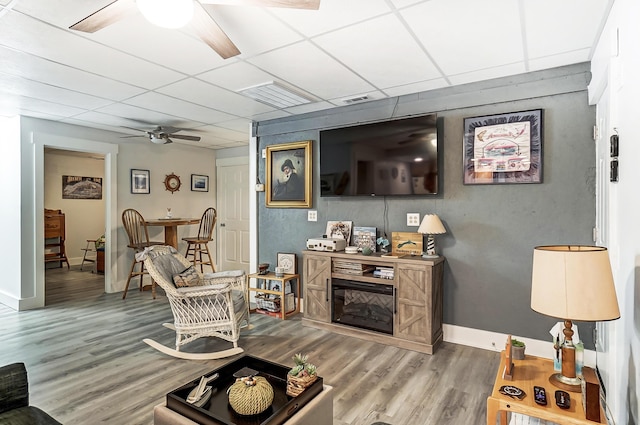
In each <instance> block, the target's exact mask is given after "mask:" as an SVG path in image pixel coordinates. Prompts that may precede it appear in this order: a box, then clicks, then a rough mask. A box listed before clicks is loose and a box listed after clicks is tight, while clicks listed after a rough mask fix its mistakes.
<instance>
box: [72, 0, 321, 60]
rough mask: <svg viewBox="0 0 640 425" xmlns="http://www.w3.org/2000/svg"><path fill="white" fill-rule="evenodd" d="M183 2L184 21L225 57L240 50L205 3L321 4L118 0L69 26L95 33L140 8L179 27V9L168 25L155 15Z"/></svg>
mask: <svg viewBox="0 0 640 425" xmlns="http://www.w3.org/2000/svg"><path fill="white" fill-rule="evenodd" d="M164 4H166V5H171V6H173V5H179V6H184V7H185V8H186V9H188V11H187V12H186V14H185V20H184V24H186V23H189V25H191V27H192V28H193V29H194V30H195V32H196V33H197V34H198V37H200V38H201V39H202V40H203V41H204V42H205V43H207V44H208V45H209V47H211V48H212V49H213V50H215V51H216V52H217V53H218V54H219V55H220V56H221V57H222V58H223V59H227V58H230V57H233V56H236V55H239V54H240V50H238V48H237V47H236V45H235V44H233V42H232V41H231V39H230V38H229V37H228V36H227V34H225V32H224V31H223V30H222V28H220V26H219V25H218V24H217V23H216V22H215V21H214V19H213V18H212V17H211V16H210V15H209V13H208V12H207V11H206V10H205V8H204V7H203V6H202V5H203V4H228V5H237V6H260V7H285V8H293V9H313V10H317V9H318V8H319V7H320V0H164V1H158V0H115V1H114V2H112V3H110V4H108V5H106V6H105V7H103V8H102V9H99V10H97V11H96V12H93V13H92V14H91V15H89V16H87V17H86V18H84V19H82V20H80V21H79V22H77V23H75V24H73V25H71V26H70V27H69V29H72V30H76V31H82V32H88V33H93V32H96V31H99V30H101V29H102V28H105V27H107V26H109V25H111V24H113V23H115V22H117V21H119V20H120V19H123V18H125V17H126V16H128V15H129V14H131V13H135V12H136V10H139V11H140V12H141V13H142V14H143V15H144V16H145V18H147V19H148V20H150V21H151V22H153V23H155V24H156V25H160V26H165V27H167V28H179V27H181V26H183V25H184V24H183V25H179V24H177V23H176V22H175V21H176V19H178V18H177V17H178V15H180V13H178V12H177V10H175V9H174V10H172V11H170V12H168V17H169V21H168V23H167V24H166V25H163V24H162V23H159V22H157V21H156V20H155V19H154V18H153V17H152V15H155V12H158V11H159V8H161V7H163V5H164Z"/></svg>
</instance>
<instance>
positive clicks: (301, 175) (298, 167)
mask: <svg viewBox="0 0 640 425" xmlns="http://www.w3.org/2000/svg"><path fill="white" fill-rule="evenodd" d="M312 143H313V142H312V141H311V140H306V141H302V142H293V143H284V144H281V145H271V146H267V149H266V153H267V164H266V170H265V172H266V181H267V187H266V192H267V193H266V205H267V207H271V208H311V203H312V201H311V194H312V192H311V190H312V187H313V186H312V182H311V176H312V173H311V169H312V168H311V167H312V163H311V148H312Z"/></svg>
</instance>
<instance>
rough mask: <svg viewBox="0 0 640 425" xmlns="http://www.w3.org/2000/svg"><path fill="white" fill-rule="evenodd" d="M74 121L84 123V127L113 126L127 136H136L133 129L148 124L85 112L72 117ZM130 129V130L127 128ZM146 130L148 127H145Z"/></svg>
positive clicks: (110, 115)
mask: <svg viewBox="0 0 640 425" xmlns="http://www.w3.org/2000/svg"><path fill="white" fill-rule="evenodd" d="M72 119H73V120H77V121H80V122H83V123H84V125H89V124H91V123H97V124H100V125H103V126H111V127H113V128H118V129H119V132H121V133H127V134H135V131H131V130H130V129H131V128H139V127H140V126H141V125H144V124H147V123H141V122H139V121H136V120H132V119H129V118H127V117H122V116H117V115H112V114H109V113H103V112H98V111H90V112H85V113H83V114H78V115H76V116H74V117H72ZM125 127H129V129H127V128H125ZM145 128H146V127H145Z"/></svg>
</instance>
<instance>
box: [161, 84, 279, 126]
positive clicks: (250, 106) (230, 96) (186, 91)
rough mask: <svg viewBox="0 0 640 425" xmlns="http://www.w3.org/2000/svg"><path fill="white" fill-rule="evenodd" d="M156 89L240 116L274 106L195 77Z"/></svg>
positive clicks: (267, 109) (257, 112)
mask: <svg viewBox="0 0 640 425" xmlns="http://www.w3.org/2000/svg"><path fill="white" fill-rule="evenodd" d="M156 91H158V92H161V93H164V94H168V95H169V96H174V97H179V98H185V99H186V98H188V99H189V100H190V101H191V102H193V103H197V104H199V105H203V106H206V107H209V108H213V109H218V110H221V111H223V110H226V111H227V112H228V113H230V114H234V115H238V116H246V117H248V116H251V115H253V114H259V113H262V112H267V111H272V110H273V108H271V107H269V106H267V105H264V104H262V103H260V102H256V101H254V100H251V99H249V98H248V97H245V96H242V95H239V94H237V93H232V92H230V91H227V90H223V89H221V88H219V87H216V86H213V85H211V84H207V83H205V82H203V81H199V80H196V79H194V78H189V79H187V80H183V81H180V82H178V83H175V84H171V85H168V86H166V87H162V88H161V89H158V90H156Z"/></svg>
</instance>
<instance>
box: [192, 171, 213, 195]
mask: <svg viewBox="0 0 640 425" xmlns="http://www.w3.org/2000/svg"><path fill="white" fill-rule="evenodd" d="M191 190H192V191H193V192H208V191H209V176H203V175H200V174H191Z"/></svg>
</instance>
